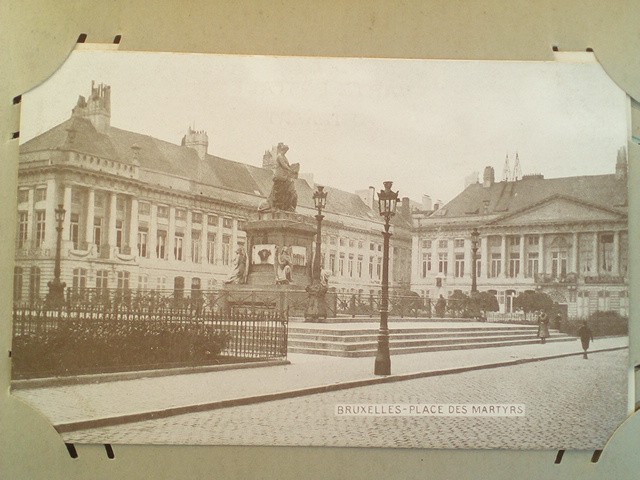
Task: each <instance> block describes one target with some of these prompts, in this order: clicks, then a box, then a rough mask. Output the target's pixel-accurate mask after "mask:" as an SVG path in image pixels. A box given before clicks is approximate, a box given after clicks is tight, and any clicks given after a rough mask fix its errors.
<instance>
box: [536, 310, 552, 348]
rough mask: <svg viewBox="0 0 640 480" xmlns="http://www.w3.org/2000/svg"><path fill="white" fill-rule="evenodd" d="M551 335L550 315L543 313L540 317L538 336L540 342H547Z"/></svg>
mask: <svg viewBox="0 0 640 480" xmlns="http://www.w3.org/2000/svg"><path fill="white" fill-rule="evenodd" d="M549 336H550V335H549V316H548V315H547V314H546V313H543V314H542V315H540V318H539V319H538V338H539V339H540V343H546V342H547V338H548V337H549Z"/></svg>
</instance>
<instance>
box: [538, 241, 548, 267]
mask: <svg viewBox="0 0 640 480" xmlns="http://www.w3.org/2000/svg"><path fill="white" fill-rule="evenodd" d="M544 255H545V251H544V234H542V233H541V234H540V235H538V257H540V258H538V272H539V273H540V274H541V275H544V274H545V273H547V271H546V269H545V261H544Z"/></svg>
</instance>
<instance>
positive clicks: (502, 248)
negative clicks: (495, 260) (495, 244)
mask: <svg viewBox="0 0 640 480" xmlns="http://www.w3.org/2000/svg"><path fill="white" fill-rule="evenodd" d="M500 240H501V243H500V259H501V260H502V263H501V265H500V276H501V277H502V278H506V277H507V261H508V259H507V236H506V235H502V237H501V239H500Z"/></svg>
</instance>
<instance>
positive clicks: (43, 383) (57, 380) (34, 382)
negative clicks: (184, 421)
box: [11, 360, 291, 390]
mask: <svg viewBox="0 0 640 480" xmlns="http://www.w3.org/2000/svg"><path fill="white" fill-rule="evenodd" d="M290 364H291V362H290V361H289V360H265V361H260V362H244V363H225V364H218V365H202V366H199V367H178V368H162V369H157V370H136V371H133V372H115V373H99V374H96V375H75V376H72V377H47V378H34V379H29V380H14V381H12V382H11V390H26V389H30V388H44V387H65V386H69V385H81V384H91V383H103V382H119V381H122V380H138V379H140V378H153V377H168V376H171V375H186V374H191V373H208V372H221V371H224V370H243V369H245V368H259V367H274V366H280V365H290Z"/></svg>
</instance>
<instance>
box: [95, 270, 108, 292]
mask: <svg viewBox="0 0 640 480" xmlns="http://www.w3.org/2000/svg"><path fill="white" fill-rule="evenodd" d="M108 288H109V271H108V270H98V271H97V272H96V290H98V291H102V292H104V291H106V290H107V289H108Z"/></svg>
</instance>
